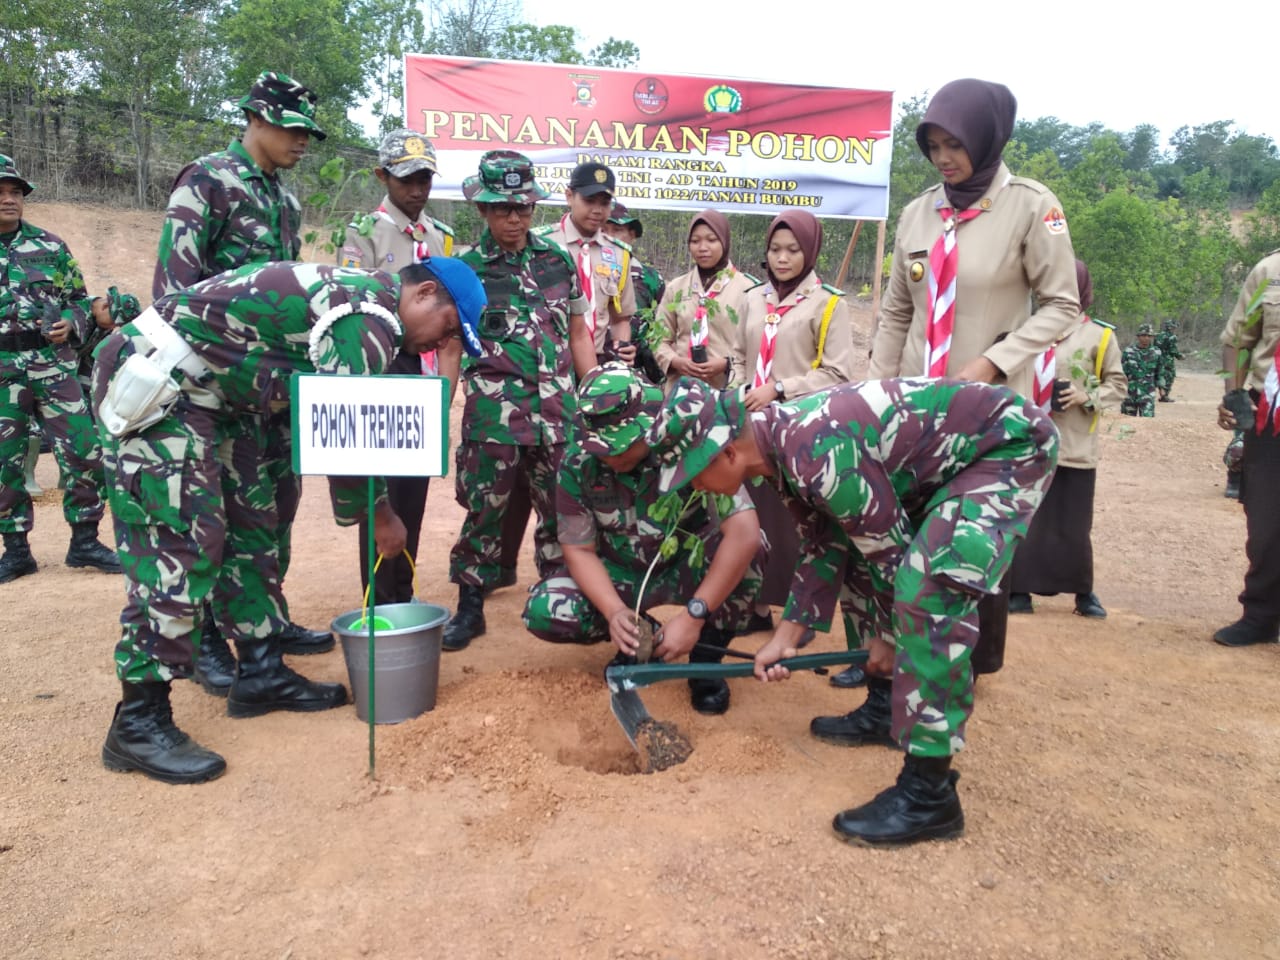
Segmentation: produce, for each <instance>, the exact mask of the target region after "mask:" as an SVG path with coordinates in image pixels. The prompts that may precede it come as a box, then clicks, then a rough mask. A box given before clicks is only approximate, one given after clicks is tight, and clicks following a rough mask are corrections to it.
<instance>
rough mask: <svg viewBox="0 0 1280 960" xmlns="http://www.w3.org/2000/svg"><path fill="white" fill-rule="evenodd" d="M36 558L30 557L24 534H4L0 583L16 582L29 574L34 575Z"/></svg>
mask: <svg viewBox="0 0 1280 960" xmlns="http://www.w3.org/2000/svg"><path fill="white" fill-rule="evenodd" d="M38 569H40V568H39V567H37V566H36V558H35V557H33V556H32V555H31V546H30V545H29V544H28V543H27V535H26V534H25V533H6V534H5V535H4V556H2V557H0V583H8V582H9V581H10V580H17V579H18V578H19V577H25V576H26V575H27V574H29V573H35V572H36V571H37V570H38Z"/></svg>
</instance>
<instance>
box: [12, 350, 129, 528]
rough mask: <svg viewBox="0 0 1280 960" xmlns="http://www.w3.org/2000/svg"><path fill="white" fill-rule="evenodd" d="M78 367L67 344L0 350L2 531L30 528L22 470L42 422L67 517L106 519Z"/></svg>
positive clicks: (96, 448) (97, 453)
mask: <svg viewBox="0 0 1280 960" xmlns="http://www.w3.org/2000/svg"><path fill="white" fill-rule="evenodd" d="M75 369H76V367H75V355H74V353H73V352H72V351H70V349H69V348H68V349H59V348H56V347H53V346H50V347H46V348H44V349H41V350H23V351H21V352H19V353H8V352H2V353H0V532H3V533H26V532H27V531H29V530H30V529H31V526H32V522H33V520H34V514H33V511H32V508H31V495H30V494H29V493H27V486H26V478H25V476H24V472H23V470H24V465H25V463H26V457H27V438H28V437H29V436H30V435H31V433H32V431H33V430H34V429H37V428H39V427H41V426H42V427H43V429H44V432H45V435H46V436H47V437H48V438H49V442H50V444H51V445H52V447H53V455H54V458H55V459H56V460H57V461H58V469H59V470H60V471H61V472H62V475H63V477H64V478H65V480H66V492H65V493H64V494H63V497H62V515H63V516H64V517H65V518H66V520H67V523H89V522H92V523H97V522H98V521H99V520H101V519H102V514H103V511H104V509H105V504H104V502H103V498H102V490H103V475H102V448H101V446H99V444H98V435H97V429H96V428H95V427H94V423H93V418H92V416H90V414H89V406H88V404H87V403H86V401H85V395H84V390H83V388H82V387H81V386H80V381H79V380H77V379H76V375H75Z"/></svg>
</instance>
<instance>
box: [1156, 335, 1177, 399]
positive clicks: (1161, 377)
mask: <svg viewBox="0 0 1280 960" xmlns="http://www.w3.org/2000/svg"><path fill="white" fill-rule="evenodd" d="M1155 346H1156V349H1157V350H1159V351H1160V369H1159V370H1158V371H1156V390H1157V391H1159V393H1160V396H1159V397H1158V398H1157V399H1158V400H1159V402H1160V403H1173V402H1174V400H1173V397H1171V396H1169V391H1170V390H1172V389H1173V381H1174V380H1175V379H1177V376H1178V363H1177V362H1178V361H1179V360H1181V359H1182V351H1181V350H1179V349H1178V321H1177V320H1165V321H1164V322H1163V323H1161V324H1160V332H1159V333H1157V334H1156V339H1155Z"/></svg>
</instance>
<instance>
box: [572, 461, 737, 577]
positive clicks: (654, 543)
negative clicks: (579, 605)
mask: <svg viewBox="0 0 1280 960" xmlns="http://www.w3.org/2000/svg"><path fill="white" fill-rule="evenodd" d="M659 475H660V464H659V463H658V461H657V460H656V459H654V458H653V457H648V458H646V459H645V460H644V461H643V462H641V463H640V464H639V465H638V466H636V467H635V469H633V470H631V471H630V472H629V473H617V472H615V471H614V470H612V469H610V468H609V467H608V466H607V465H606V464H605V463H604V461H602V460H600V459H599V458H598V457H594V456H592V455H591V454H589V453H584V452H583V451H582V448H581V447H580V446H579V445H578V444H577V443H574V442H573V441H570V443H569V448H568V451H567V452H566V453H565V456H564V460H563V461H561V464H560V475H559V482H558V484H557V485H556V535H557V538H558V539H559V540H560V542H561V543H566V544H593V545H594V546H595V548H596V553H597V554H598V555H599V556H600V559H601V560H605V561H607V562H609V563H610V564H612V565H614V566H617V567H620V568H621V569H624V570H627V569H630V570H634V571H636V572H637V573H643V572H644V571H645V570H646V569H648V566H649V564H650V563H651V562H652V561H653V558H654V557H656V556H657V555H658V552H659V550H660V549H661V547H662V541H663V540H665V539H666V532H667V526H668V525H669V524H663V523H659V522H657V521H656V520H652V519H650V517H649V511H650V510H651V509H652V508H653V505H654V504H655V503H656V502H657V500H658V498H659V495H660V494H659V491H658V478H659ZM687 495H688V490H685V491H684V492H683V494H682V496H687ZM754 509H755V506H754V504H752V502H751V500H750V499H749V498H748V497H747V496H746V495H745V494H744V493H743V492H742V491H739V492H738V493H737V494H736V495H735V496H734V497H733V508H732V509H731V510H729V511H728V512H727V513H726V514H724V515H723V516H720V517H715V516H712V515H711V513H710V512H709V511H708V510H707V509H706V508H705V507H703V506H702V503H701V501H698V502H697V504H696V505H695V506H693V507H691V508H690V509H689V510H688V512H687V513H686V514H685V515H684V517H683V518H682V519H681V521H680V524H679V526H680V529H681V530H682V531H686V532H688V533H693V534H696V535H697V536H699V537H701V538H702V539H703V540H706V539H707V538H708V537H710V536H711V534H713V533H715V531H716V530H718V529H719V526H720V521H721V520H723V519H726V518H728V517H731V516H733V515H734V514H737V513H740V512H742V511H743V510H754ZM687 562H688V558H687V554H686V553H685V552H684V551H677V553H676V555H675V556H673V557H672V558H671V559H669V560H665V561H659V562H658V565H657V567H656V568H655V570H658V571H662V570H666V569H669V568H671V567H675V566H678V565H680V564H684V563H687Z"/></svg>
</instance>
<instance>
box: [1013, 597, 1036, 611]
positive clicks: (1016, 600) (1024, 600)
mask: <svg viewBox="0 0 1280 960" xmlns="http://www.w3.org/2000/svg"><path fill="white" fill-rule="evenodd" d="M1009 612H1010V613H1035V612H1036V608H1035V607H1034V606H1032V604H1031V594H1029V593H1011V594H1009Z"/></svg>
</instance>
